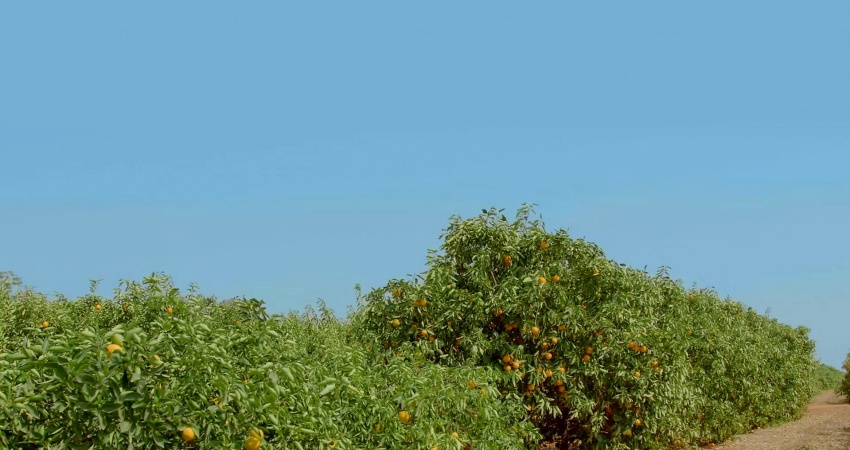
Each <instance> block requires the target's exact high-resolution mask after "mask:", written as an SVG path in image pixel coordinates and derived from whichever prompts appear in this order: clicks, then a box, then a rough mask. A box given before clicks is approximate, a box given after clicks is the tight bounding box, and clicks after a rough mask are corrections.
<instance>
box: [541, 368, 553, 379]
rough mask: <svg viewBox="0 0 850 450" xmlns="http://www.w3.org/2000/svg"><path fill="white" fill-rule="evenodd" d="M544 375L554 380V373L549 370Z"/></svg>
mask: <svg viewBox="0 0 850 450" xmlns="http://www.w3.org/2000/svg"><path fill="white" fill-rule="evenodd" d="M543 374H544V375H546V378H552V371H551V370H549V369H546V372H544V373H543Z"/></svg>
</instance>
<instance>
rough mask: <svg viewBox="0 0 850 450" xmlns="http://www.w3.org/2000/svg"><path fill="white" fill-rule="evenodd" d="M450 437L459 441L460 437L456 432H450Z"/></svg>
mask: <svg viewBox="0 0 850 450" xmlns="http://www.w3.org/2000/svg"><path fill="white" fill-rule="evenodd" d="M452 437H453V438H455V439H460V435H459V434H457V431H454V432H452Z"/></svg>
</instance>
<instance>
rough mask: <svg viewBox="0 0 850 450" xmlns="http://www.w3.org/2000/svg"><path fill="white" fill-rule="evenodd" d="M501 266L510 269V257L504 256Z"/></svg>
mask: <svg viewBox="0 0 850 450" xmlns="http://www.w3.org/2000/svg"><path fill="white" fill-rule="evenodd" d="M502 265H504V266H505V268H509V267H511V255H505V256H503V257H502Z"/></svg>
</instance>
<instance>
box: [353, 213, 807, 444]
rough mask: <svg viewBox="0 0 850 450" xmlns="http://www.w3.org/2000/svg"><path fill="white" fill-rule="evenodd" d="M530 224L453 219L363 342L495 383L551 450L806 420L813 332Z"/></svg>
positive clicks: (380, 308) (377, 314)
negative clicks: (492, 376) (552, 442)
mask: <svg viewBox="0 0 850 450" xmlns="http://www.w3.org/2000/svg"><path fill="white" fill-rule="evenodd" d="M531 212H532V211H531V209H530V208H529V207H525V208H523V209H521V210H520V211H519V213H518V215H517V219H516V220H515V221H509V220H507V219H506V218H505V217H504V216H503V215H501V211H496V210H490V211H484V212H483V213H482V214H481V215H480V216H478V217H476V218H472V219H469V220H462V219H460V218H458V217H455V218H453V220H452V222H451V225H450V226H449V228H448V230H447V231H446V232H445V234H444V235H443V236H442V237H443V238H444V244H443V246H442V250H443V252H442V253H439V254H438V253H437V252H432V253H431V254H430V255H429V263H428V269H427V271H426V272H425V273H424V274H421V275H419V276H417V277H415V278H413V279H409V280H400V279H399V280H392V281H391V282H389V283H388V284H387V285H386V286H384V287H382V288H379V289H375V290H373V291H371V292H370V293H368V294H367V295H365V296H363V298H362V299H361V300H360V303H361V308H360V309H359V312H358V314H357V316H356V318H355V321H354V326H355V328H356V329H358V330H364V332H362V333H359V334H360V335H364V336H365V335H369V336H374V342H375V344H377V345H383V346H384V347H385V348H388V349H390V351H391V350H392V349H394V348H407V347H408V346H410V347H412V348H415V349H416V350H417V351H420V352H422V353H423V354H424V355H426V357H427V358H428V359H429V360H431V361H433V362H435V363H436V364H439V365H442V366H445V367H460V366H464V365H470V364H471V365H474V366H477V367H487V368H491V369H492V370H494V371H498V372H500V373H501V376H500V380H499V382H498V385H499V389H500V390H501V391H502V392H503V393H504V395H505V398H508V399H512V400H513V401H514V402H516V403H519V404H522V405H524V407H525V408H526V410H527V411H529V416H530V417H531V419H532V420H533V421H534V423H536V424H537V425H538V426H539V428H540V430H541V431H542V433H543V434H544V435H545V436H546V437H548V438H560V439H562V440H564V441H570V442H576V441H577V442H581V443H582V445H583V446H584V447H586V448H606V449H607V448H632V449H637V448H640V449H651V448H670V447H677V446H682V445H694V444H702V443H708V442H716V441H722V440H725V439H727V438H728V437H730V436H731V435H733V434H735V433H740V432H744V431H746V430H749V429H751V428H755V427H761V426H766V425H770V424H776V423H780V422H783V421H787V420H791V419H794V418H795V417H798V416H799V414H800V412H801V410H802V408H803V407H804V405H805V404H806V403H807V401H808V400H809V399H810V398H811V396H812V394H813V391H814V389H813V386H812V384H811V383H810V380H811V378H812V374H813V371H814V370H815V368H816V365H817V364H816V362H815V361H814V359H813V351H814V343H813V342H812V341H811V340H810V339H809V337H808V330H807V329H805V328H802V327H800V328H792V327H789V326H787V325H783V324H780V323H778V322H777V321H776V320H774V319H770V318H768V317H765V316H762V315H759V314H757V313H756V312H754V311H753V310H752V309H749V308H747V307H745V306H743V305H742V304H740V303H737V302H734V301H731V300H723V299H720V298H719V297H718V296H717V294H716V293H714V292H713V291H711V290H707V289H686V288H684V287H683V286H682V285H681V283H679V282H676V281H674V280H672V279H671V278H670V277H669V276H668V275H667V273H666V271H664V270H661V271H659V273H657V274H655V275H650V274H647V273H645V272H642V271H638V270H634V269H631V268H628V267H626V266H624V265H621V264H617V263H615V262H613V261H610V260H608V259H606V257H605V256H604V254H603V252H602V251H601V250H600V249H599V248H598V247H597V246H595V245H593V244H591V243H588V242H585V241H584V240H581V239H572V238H570V237H569V236H568V235H567V233H566V232H564V231H557V232H554V233H550V232H547V231H546V230H545V228H544V226H543V224H542V223H541V222H540V221H539V220H531V219H530V214H531ZM365 331H368V333H367V332H365Z"/></svg>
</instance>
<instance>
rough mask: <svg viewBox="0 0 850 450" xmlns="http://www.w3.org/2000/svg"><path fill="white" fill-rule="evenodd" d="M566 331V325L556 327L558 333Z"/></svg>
mask: <svg viewBox="0 0 850 450" xmlns="http://www.w3.org/2000/svg"><path fill="white" fill-rule="evenodd" d="M566 329H567V326H566V325H558V331H564V330H566Z"/></svg>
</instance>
